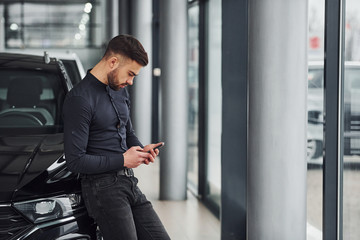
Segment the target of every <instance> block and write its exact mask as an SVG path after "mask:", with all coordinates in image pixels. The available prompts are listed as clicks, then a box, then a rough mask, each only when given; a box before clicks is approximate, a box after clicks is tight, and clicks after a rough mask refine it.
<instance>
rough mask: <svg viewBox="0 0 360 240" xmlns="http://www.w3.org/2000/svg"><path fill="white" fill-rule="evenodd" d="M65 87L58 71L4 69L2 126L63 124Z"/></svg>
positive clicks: (0, 82)
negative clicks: (62, 111) (55, 72)
mask: <svg viewBox="0 0 360 240" xmlns="http://www.w3.org/2000/svg"><path fill="white" fill-rule="evenodd" d="M64 95H65V93H64V90H63V88H62V86H61V84H60V79H59V77H58V76H57V75H55V74H53V73H50V72H45V71H40V70H38V71H36V70H35V71H31V70H19V69H16V70H4V69H0V128H1V132H4V131H5V130H6V129H11V130H12V131H13V130H14V129H15V130H16V129H21V130H24V129H39V128H44V129H46V128H47V129H51V128H54V127H55V126H56V128H57V129H59V127H60V128H61V125H62V123H61V113H60V111H61V107H62V101H63V98H64Z"/></svg>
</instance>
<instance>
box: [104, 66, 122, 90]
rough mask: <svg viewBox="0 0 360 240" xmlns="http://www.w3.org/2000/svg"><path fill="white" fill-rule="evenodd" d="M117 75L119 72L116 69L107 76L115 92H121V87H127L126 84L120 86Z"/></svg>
mask: <svg viewBox="0 0 360 240" xmlns="http://www.w3.org/2000/svg"><path fill="white" fill-rule="evenodd" d="M117 73H118V70H117V69H115V70H113V71H111V72H109V73H108V75H107V79H108V84H109V87H110V88H111V89H112V90H115V91H119V90H120V89H121V87H122V86H124V85H125V86H126V84H118V83H117V81H116V75H117Z"/></svg>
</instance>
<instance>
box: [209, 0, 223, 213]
mask: <svg viewBox="0 0 360 240" xmlns="http://www.w3.org/2000/svg"><path fill="white" fill-rule="evenodd" d="M207 11H208V12H207V16H208V18H207V35H206V38H207V47H206V59H207V66H206V69H207V72H206V86H207V89H206V108H207V111H206V121H207V123H206V126H207V127H206V165H207V174H206V176H207V187H208V188H207V189H208V192H207V194H208V195H207V197H209V198H210V199H211V200H212V201H214V202H215V203H216V205H217V206H220V190H221V176H220V173H221V128H222V125H221V124H222V123H221V118H222V112H221V111H222V94H221V93H222V89H221V0H210V1H209V2H208V5H207Z"/></svg>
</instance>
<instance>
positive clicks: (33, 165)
mask: <svg viewBox="0 0 360 240" xmlns="http://www.w3.org/2000/svg"><path fill="white" fill-rule="evenodd" d="M0 142H1V144H0V193H1V194H0V202H8V201H11V200H13V198H14V196H15V193H16V192H18V191H19V190H21V189H22V188H23V187H24V186H26V185H27V184H28V183H29V182H31V181H32V180H34V179H35V178H36V177H38V176H39V175H40V174H42V173H43V172H44V171H45V172H46V170H47V169H48V168H49V166H51V165H52V164H53V163H54V162H56V161H57V160H58V159H59V158H62V156H63V148H64V147H63V134H52V135H36V136H2V137H0ZM41 187H42V186H38V188H41Z"/></svg>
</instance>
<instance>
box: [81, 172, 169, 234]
mask: <svg viewBox="0 0 360 240" xmlns="http://www.w3.org/2000/svg"><path fill="white" fill-rule="evenodd" d="M137 183H138V180H137V178H136V177H134V176H130V177H128V176H124V175H117V174H116V173H113V174H101V175H94V176H91V175H90V176H86V177H83V178H82V180H81V185H82V193H83V198H84V201H85V205H86V208H87V210H88V212H89V215H90V216H91V217H92V218H94V220H95V221H96V223H97V224H98V226H99V227H100V231H101V233H102V235H103V237H104V240H137V239H139V240H148V239H149V240H150V239H159V240H160V239H161V240H165V239H170V237H169V235H168V234H167V232H166V230H165V228H164V226H163V224H162V223H161V221H160V219H159V217H158V215H157V214H156V212H155V211H154V209H153V207H152V205H151V203H150V202H149V201H148V200H147V199H146V197H145V195H144V194H143V193H142V192H141V191H140V189H139V188H138V186H137Z"/></svg>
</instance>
